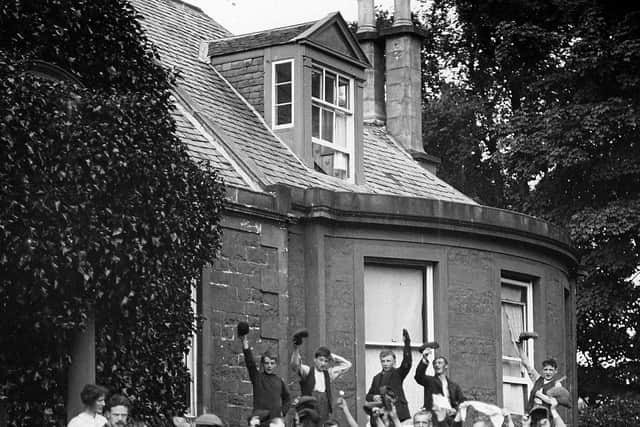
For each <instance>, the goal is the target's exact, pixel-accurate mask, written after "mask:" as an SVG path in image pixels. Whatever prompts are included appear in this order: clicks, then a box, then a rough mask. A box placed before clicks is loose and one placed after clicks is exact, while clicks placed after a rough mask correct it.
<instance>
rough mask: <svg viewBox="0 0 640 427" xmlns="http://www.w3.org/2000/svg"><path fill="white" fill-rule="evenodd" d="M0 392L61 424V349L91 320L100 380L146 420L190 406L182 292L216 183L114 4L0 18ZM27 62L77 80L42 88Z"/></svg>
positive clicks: (200, 246) (126, 16) (215, 239)
mask: <svg viewBox="0 0 640 427" xmlns="http://www.w3.org/2000/svg"><path fill="white" fill-rule="evenodd" d="M0 24H1V25H0V41H1V43H0V88H1V89H0V92H1V93H2V94H3V96H2V97H0V116H1V117H2V118H3V119H2V121H1V122H0V182H1V183H2V184H1V185H0V205H1V206H3V209H2V210H1V211H0V348H2V352H0V367H1V368H0V369H1V370H2V375H0V381H2V383H0V394H1V395H2V397H3V398H5V399H6V401H7V402H9V403H8V414H9V419H10V425H16V426H17V425H44V424H46V423H47V418H51V417H53V418H56V417H58V418H60V416H64V415H63V414H61V412H63V408H62V406H61V405H63V404H64V402H63V398H64V396H65V387H66V369H67V367H68V366H69V363H70V355H69V353H68V349H69V340H70V338H71V336H72V335H73V334H74V333H75V332H76V331H78V330H79V329H81V328H83V327H84V326H85V322H86V317H87V310H88V309H89V308H90V307H95V311H96V318H97V334H96V336H97V338H98V339H97V341H98V342H97V361H98V366H97V369H98V372H97V376H98V381H99V382H101V383H103V384H105V385H107V386H109V387H110V388H111V390H112V391H119V392H123V393H125V394H127V395H129V396H131V397H133V398H134V399H135V402H134V403H135V410H136V411H137V415H139V416H141V417H149V416H151V415H153V414H157V413H166V412H170V411H174V412H181V411H183V410H184V409H185V406H186V400H187V399H186V393H187V385H188V382H189V374H188V372H187V369H186V366H185V362H184V354H185V352H186V351H187V350H188V344H189V337H190V335H191V333H192V331H193V324H194V320H195V319H194V313H193V312H192V310H191V294H190V291H191V285H192V283H193V282H194V281H197V280H199V277H200V271H201V268H202V266H203V265H204V264H205V263H210V262H212V261H213V260H214V258H215V255H216V252H217V250H218V249H219V241H220V226H219V224H218V221H219V215H220V211H221V209H222V197H223V191H224V188H223V185H222V183H221V180H220V179H219V178H218V176H217V174H216V173H215V171H213V170H212V169H211V168H210V167H209V166H208V165H207V164H195V163H194V162H193V161H192V160H191V159H190V158H189V156H188V154H187V152H186V150H185V147H184V146H183V145H182V143H181V142H180V141H179V140H178V139H177V137H176V136H175V134H174V131H175V123H174V121H173V119H172V117H171V114H172V108H173V107H172V100H171V92H170V90H171V84H172V76H171V75H170V74H169V73H168V72H167V71H166V70H164V69H163V68H162V67H161V66H160V65H159V62H158V61H157V59H158V58H157V55H156V54H155V51H154V49H153V47H152V46H151V45H150V43H149V42H148V41H147V39H146V38H145V36H144V34H143V32H142V29H141V27H140V24H139V23H138V21H137V19H136V16H135V13H134V10H133V9H132V7H131V6H130V5H129V4H128V2H126V1H124V0H110V1H104V2H95V1H83V0H75V1H66V0H46V1H42V2H37V4H35V3H33V2H23V1H14V2H5V3H2V5H1V6H0ZM34 61H46V62H47V63H50V64H55V65H57V66H59V67H62V68H63V69H65V70H67V71H69V72H70V73H72V74H73V75H74V76H75V77H76V78H77V79H78V80H79V81H80V82H82V86H78V85H76V84H74V83H73V81H69V80H64V79H63V80H56V79H51V78H43V77H42V75H41V73H34V72H33V64H34Z"/></svg>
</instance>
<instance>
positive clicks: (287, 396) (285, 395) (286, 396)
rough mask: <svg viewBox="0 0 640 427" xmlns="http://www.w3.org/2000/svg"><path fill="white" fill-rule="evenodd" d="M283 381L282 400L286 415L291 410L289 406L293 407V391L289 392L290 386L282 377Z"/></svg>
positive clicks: (283, 413)
mask: <svg viewBox="0 0 640 427" xmlns="http://www.w3.org/2000/svg"><path fill="white" fill-rule="evenodd" d="M280 381H281V382H282V390H281V392H280V399H281V400H282V416H286V415H287V413H288V412H289V408H290V407H291V393H289V387H287V384H286V383H285V382H284V380H283V379H282V378H280Z"/></svg>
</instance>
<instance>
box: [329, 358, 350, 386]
mask: <svg viewBox="0 0 640 427" xmlns="http://www.w3.org/2000/svg"><path fill="white" fill-rule="evenodd" d="M331 358H332V359H333V362H334V363H335V365H333V366H332V367H331V368H329V369H328V371H329V376H330V377H331V381H333V380H335V379H336V378H338V377H339V376H340V375H342V374H344V373H345V372H347V371H348V370H349V369H351V362H349V361H348V360H347V359H345V358H344V357H342V356H339V355H337V354H335V353H331Z"/></svg>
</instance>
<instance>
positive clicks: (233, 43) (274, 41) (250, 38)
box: [209, 22, 314, 56]
mask: <svg viewBox="0 0 640 427" xmlns="http://www.w3.org/2000/svg"><path fill="white" fill-rule="evenodd" d="M313 24H314V22H306V23H304V24H298V25H292V26H289V27H282V28H274V29H272V30H267V31H258V32H255V33H250V34H242V35H239V36H234V37H228V38H223V39H219V40H214V41H212V42H211V43H209V55H210V56H219V55H225V54H227V53H233V52H243V51H246V50H252V49H259V48H262V47H266V46H276V45H280V44H286V43H289V42H291V39H293V38H295V37H296V36H298V35H300V34H301V33H303V32H304V31H305V30H307V29H309V28H310V27H311V26H312V25H313Z"/></svg>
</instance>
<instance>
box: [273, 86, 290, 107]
mask: <svg viewBox="0 0 640 427" xmlns="http://www.w3.org/2000/svg"><path fill="white" fill-rule="evenodd" d="M287 102H291V83H286V84H283V85H278V86H276V104H285V103H287Z"/></svg>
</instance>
